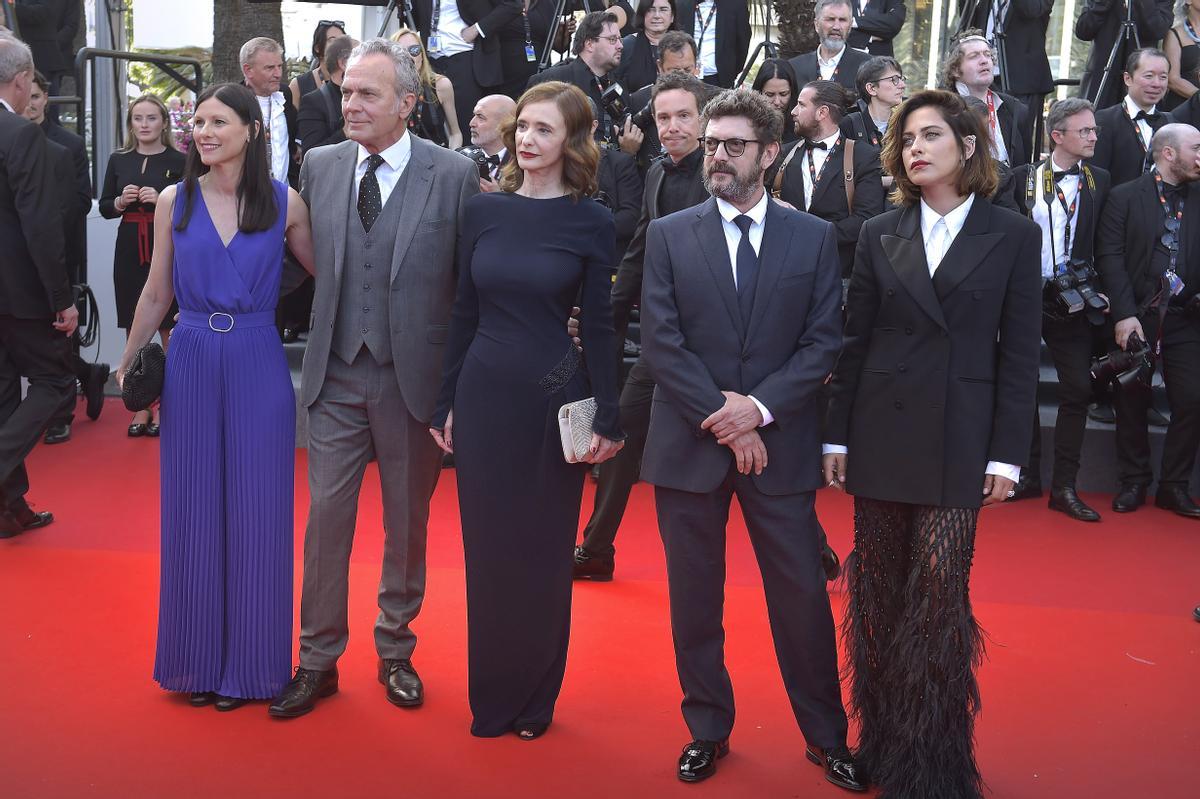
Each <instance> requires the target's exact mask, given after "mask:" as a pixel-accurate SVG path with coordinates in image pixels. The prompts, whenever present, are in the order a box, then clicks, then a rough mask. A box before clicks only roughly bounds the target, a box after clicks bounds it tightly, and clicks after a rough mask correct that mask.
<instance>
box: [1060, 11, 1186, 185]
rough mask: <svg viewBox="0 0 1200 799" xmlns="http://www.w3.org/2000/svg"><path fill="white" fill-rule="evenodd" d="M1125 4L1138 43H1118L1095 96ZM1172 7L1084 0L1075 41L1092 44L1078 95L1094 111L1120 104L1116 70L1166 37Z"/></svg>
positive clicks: (1119, 26) (1119, 25) (1115, 41)
mask: <svg viewBox="0 0 1200 799" xmlns="http://www.w3.org/2000/svg"><path fill="white" fill-rule="evenodd" d="M1127 2H1132V3H1133V24H1134V26H1135V27H1136V29H1137V34H1138V43H1137V44H1126V43H1124V42H1122V43H1121V45H1120V46H1121V52H1119V53H1117V60H1116V61H1114V62H1113V71H1112V72H1111V73H1110V74H1109V76H1108V81H1107V82H1106V83H1105V85H1104V93H1103V94H1102V95H1100V96H1099V97H1097V93H1098V92H1099V91H1100V81H1101V79H1102V78H1103V76H1104V67H1105V65H1106V64H1107V63H1108V58H1109V55H1110V54H1111V53H1112V50H1113V47H1115V46H1117V36H1118V35H1120V32H1121V23H1123V22H1124V21H1125V14H1126V9H1127V8H1128V5H1127ZM1174 5H1175V4H1174V3H1173V2H1172V0H1086V2H1085V4H1084V7H1083V11H1082V12H1081V13H1080V14H1079V19H1077V20H1076V21H1075V36H1076V38H1078V39H1080V40H1082V41H1085V42H1091V43H1092V47H1091V50H1090V51H1089V52H1088V60H1087V65H1086V66H1085V67H1084V68H1083V78H1082V80H1081V82H1080V85H1079V96H1080V97H1084V98H1086V99H1088V100H1091V101H1092V103H1093V105H1095V106H1096V107H1097V108H1108V107H1109V106H1111V105H1113V104H1115V103H1119V102H1121V95H1122V93H1123V87H1122V85H1121V76H1120V75H1119V74H1118V73H1117V70H1118V69H1120V66H1121V64H1124V63H1125V61H1126V59H1127V58H1128V57H1129V55H1130V53H1131V52H1132V51H1133V50H1134V49H1136V48H1137V47H1155V46H1157V45H1158V43H1159V42H1160V41H1161V40H1162V38H1163V37H1164V36H1166V35H1167V31H1169V30H1170V29H1171V25H1172V24H1174V20H1175V11H1174V8H1173V7H1174ZM1101 124H1103V123H1101ZM1113 180H1114V182H1113V185H1114V186H1115V185H1117V183H1118V181H1116V176H1115V175H1114V176H1113Z"/></svg>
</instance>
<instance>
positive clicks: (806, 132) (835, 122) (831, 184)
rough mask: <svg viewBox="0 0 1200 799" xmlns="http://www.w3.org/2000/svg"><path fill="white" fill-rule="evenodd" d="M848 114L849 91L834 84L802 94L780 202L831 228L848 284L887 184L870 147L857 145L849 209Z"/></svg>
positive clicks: (809, 88)
mask: <svg viewBox="0 0 1200 799" xmlns="http://www.w3.org/2000/svg"><path fill="white" fill-rule="evenodd" d="M845 108H846V91H845V89H843V88H842V87H841V86H840V85H839V84H837V83H834V82H833V81H831V80H816V81H812V82H811V83H809V84H808V85H806V86H805V87H804V88H803V89H801V90H800V95H799V97H797V99H796V106H795V108H794V109H792V118H793V119H794V120H795V122H796V133H797V134H798V135H799V136H800V140H799V141H798V142H796V144H795V145H794V146H793V147H792V148H791V150H790V151H789V152H786V153H784V154H783V156H782V158H783V162H782V166H781V168H782V170H783V184H782V190H781V192H780V199H781V200H784V201H785V202H787V203H788V204H790V205H791V206H792V207H793V208H797V209H799V210H801V211H807V212H808V213H810V214H812V215H813V216H815V217H818V218H820V219H824V220H825V221H826V222H830V223H832V224H833V227H834V230H836V231H837V243H838V255H839V257H840V260H841V264H842V277H843V278H848V277H850V268H851V267H852V266H853V265H854V248H855V246H856V245H857V244H858V231H859V230H860V229H861V228H862V224H863V222H865V221H867V220H868V219H870V218H871V217H873V216H875V215H876V214H882V213H883V180H882V176H881V174H880V169H879V151H878V150H876V149H875V148H874V147H872V146H871V144H870V142H866V141H859V142H855V143H854V153H853V159H854V160H853V165H854V177H853V181H854V207H853V208H851V207H850V205H849V202H848V197H847V191H846V179H845V178H846V176H845V174H844V169H843V167H844V161H845V150H846V147H847V144H846V141H847V140H846V137H845V136H843V135H842V133H841V130H840V125H841V122H842V115H843V114H844V113H845Z"/></svg>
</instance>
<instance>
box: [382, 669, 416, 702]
mask: <svg viewBox="0 0 1200 799" xmlns="http://www.w3.org/2000/svg"><path fill="white" fill-rule="evenodd" d="M379 681H380V682H381V683H383V684H384V686H385V687H386V688H387V699H388V701H389V702H391V703H392V704H393V705H395V706H396V707H420V706H421V703H423V702H424V701H425V686H424V685H422V684H421V678H420V677H418V676H417V672H416V670H415V669H414V668H413V665H412V661H409V660H381V661H379Z"/></svg>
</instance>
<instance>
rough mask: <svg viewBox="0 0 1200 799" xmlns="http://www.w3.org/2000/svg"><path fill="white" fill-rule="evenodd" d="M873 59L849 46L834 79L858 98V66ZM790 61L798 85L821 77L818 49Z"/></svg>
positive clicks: (835, 71) (800, 86)
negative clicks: (818, 64)
mask: <svg viewBox="0 0 1200 799" xmlns="http://www.w3.org/2000/svg"><path fill="white" fill-rule="evenodd" d="M870 59H871V56H869V55H867V54H866V53H863V52H859V51H858V50H852V49H851V48H849V47H847V48H846V51H845V52H844V53H843V54H842V60H841V61H839V62H838V65H837V69H836V70H834V73H833V80H834V81H836V82H837V83H840V84H841V85H842V86H843V87H845V88H846V90H847V91H848V92H850V96H851V97H852V98H854V99H856V100H857V99H858V88H857V84H856V81H857V80H858V68H859V67H861V66H862V65H863V64H865V63H866V62H867V61H869V60H870ZM788 63H789V64H791V65H792V69H793V70H794V71H795V73H796V86H797V87H798V88H801V89H803V88H804V85H805V84H806V83H809V82H810V81H814V80H820V79H821V68H820V67H819V66H817V51H816V50H813V51H812V52H811V53H801V54H800V55H798V56H796V57H795V58H790V59H788Z"/></svg>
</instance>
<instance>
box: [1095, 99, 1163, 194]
mask: <svg viewBox="0 0 1200 799" xmlns="http://www.w3.org/2000/svg"><path fill="white" fill-rule="evenodd" d="M1169 121H1171V120H1170V118H1169V117H1168V115H1167V114H1164V113H1159V114H1157V115H1156V116H1154V117H1152V118H1150V119H1149V120H1147V122H1149V124H1150V127H1151V128H1152V129H1154V130H1158V129H1159V128H1161V127H1162V126H1163V125H1165V124H1167V122H1169ZM1096 124H1097V125H1099V126H1100V137H1099V138H1098V139H1096V152H1095V153H1094V154H1093V155H1092V157H1091V158H1090V159H1089V160H1088V163H1089V164H1091V165H1092V166H1098V167H1100V168H1101V169H1103V170H1105V171H1107V172H1108V174H1109V177H1111V178H1112V185H1114V186H1120V185H1121V184H1122V183H1128V182H1129V181H1131V180H1136V179H1137V178H1139V177H1141V175H1142V173H1143V171H1144V165H1145V163H1146V148H1145V146H1143V145H1142V137H1141V136H1139V135H1138V134H1137V132H1136V131H1135V130H1134V129H1133V125H1132V124H1131V122H1130V119H1129V115H1128V114H1126V113H1125V104H1124V103H1122V102H1118V103H1117V104H1116V105H1113V106H1109V107H1108V108H1103V109H1101V110H1099V111H1097V112H1096Z"/></svg>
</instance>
